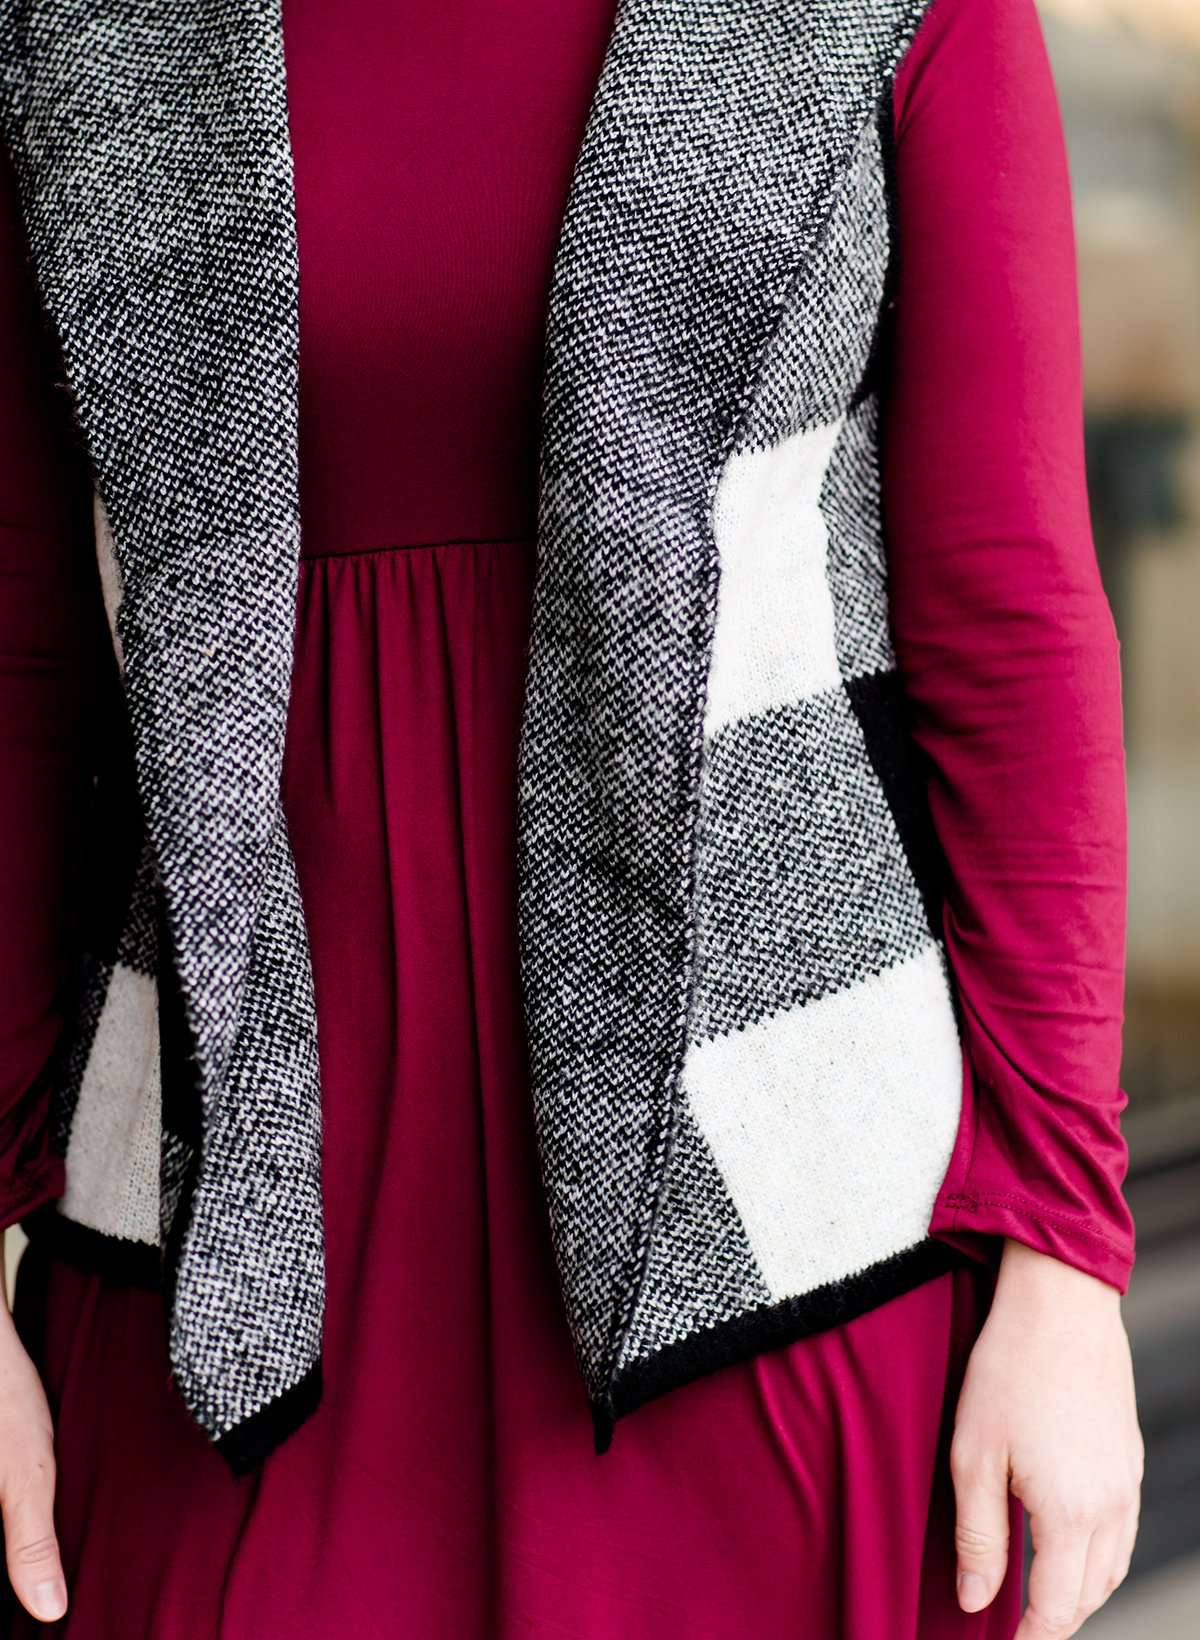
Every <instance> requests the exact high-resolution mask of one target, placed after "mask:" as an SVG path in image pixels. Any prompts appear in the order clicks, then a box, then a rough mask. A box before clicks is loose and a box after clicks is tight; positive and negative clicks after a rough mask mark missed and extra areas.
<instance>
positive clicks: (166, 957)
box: [0, 0, 961, 1471]
mask: <svg viewBox="0 0 1200 1640" xmlns="http://www.w3.org/2000/svg"><path fill="white" fill-rule="evenodd" d="M927 3H928V0H822V3H819V4H813V5H797V4H794V3H793V0H723V3H721V4H714V3H713V0H622V3H621V5H620V7H619V8H618V12H617V16H616V21H615V24H614V29H613V34H612V38H611V40H610V42H609V47H608V52H607V55H606V58H605V61H604V65H603V69H602V73H601V77H600V81H599V84H598V86H597V88H596V92H595V96H594V100H593V105H592V109H591V114H590V118H589V122H588V126H587V130H586V133H585V136H584V140H583V145H582V149H581V151H580V154H579V156H578V160H577V165H576V171H575V176H574V179H573V183H572V188H571V193H570V198H569V201H568V205H567V211H566V215H565V218H564V221H563V224H562V231H561V237H560V243H559V248H558V256H557V259H556V263H555V271H554V280H553V285H552V290H551V294H550V308H549V314H548V321H547V329H546V338H545V341H546V353H545V376H544V397H543V430H542V444H541V454H540V461H541V466H540V478H541V492H540V494H541V513H540V517H539V543H538V544H539V554H538V574H537V579H536V583H535V588H534V610H533V628H532V644H531V653H530V666H529V676H528V685H527V698H526V705H525V715H524V719H523V724H522V733H521V745H520V767H519V782H518V807H519V813H518V862H517V864H518V886H519V897H518V916H519V935H520V960H521V979H522V989H523V996H524V1002H525V1012H526V1021H527V1027H528V1041H529V1048H530V1066H531V1071H532V1078H533V1098H534V1108H535V1115H536V1121H537V1131H538V1144H539V1152H540V1157H541V1164H542V1170H543V1177H544V1180H545V1186H546V1196H547V1204H548V1210H549V1221H550V1229H551V1233H552V1236H553V1240H554V1246H555V1252H556V1255H557V1258H558V1263H559V1270H560V1274H561V1279H562V1287H563V1294H564V1300H565V1305H566V1312H567V1317H568V1320H569V1323H570V1327H571V1331H572V1336H573V1338H574V1341H575V1346H576V1351H577V1355H578V1358H579V1363H580V1367H581V1371H582V1374H583V1378H584V1381H585V1384H586V1389H587V1393H588V1396H589V1398H590V1400H591V1404H592V1407H593V1413H594V1416H595V1420H596V1429H597V1444H598V1446H600V1447H603V1445H604V1444H606V1442H607V1439H608V1438H609V1434H610V1432H611V1427H612V1423H613V1420H614V1419H615V1418H616V1417H618V1416H619V1415H620V1414H621V1413H622V1412H624V1411H627V1410H629V1409H630V1408H631V1407H632V1406H634V1405H636V1404H637V1403H638V1402H639V1401H640V1400H644V1399H645V1398H646V1396H648V1395H650V1394H654V1393H659V1392H661V1391H663V1390H665V1389H669V1388H670V1387H672V1385H674V1384H677V1383H679V1382H682V1381H683V1380H684V1379H685V1378H687V1377H689V1376H692V1375H694V1374H695V1373H696V1372H698V1371H703V1370H707V1369H708V1368H709V1367H711V1366H713V1365H717V1364H720V1362H721V1361H722V1360H727V1359H730V1358H732V1357H733V1356H734V1355H736V1354H738V1353H743V1354H744V1353H747V1352H749V1351H752V1350H754V1349H757V1348H761V1347H763V1346H764V1345H765V1344H768V1343H772V1342H777V1341H780V1340H781V1339H782V1338H785V1337H789V1336H795V1335H796V1334H797V1333H798V1332H800V1331H803V1330H805V1329H808V1328H811V1327H813V1326H819V1325H827V1324H829V1322H830V1321H831V1320H834V1319H838V1318H839V1317H840V1316H843V1315H846V1314H849V1313H853V1312H854V1311H855V1310H856V1309H859V1308H863V1307H865V1306H866V1305H867V1304H869V1303H870V1302H874V1301H877V1300H878V1299H879V1298H881V1297H886V1296H888V1294H889V1293H890V1292H892V1291H897V1290H899V1289H900V1287H901V1286H903V1285H904V1284H906V1283H911V1282H912V1281H914V1280H917V1279H920V1277H921V1275H922V1274H923V1273H925V1272H926V1271H927V1270H928V1269H930V1268H932V1267H933V1261H934V1259H935V1257H936V1254H935V1253H934V1251H933V1249H932V1244H931V1243H929V1242H928V1241H927V1239H926V1238H925V1236H924V1224H925V1220H926V1219H927V1216H928V1209H929V1207H930V1206H931V1204H932V1199H933V1193H934V1190H935V1189H936V1185H937V1184H938V1183H939V1182H940V1177H941V1173H942V1171H944V1167H945V1163H946V1161H947V1160H948V1157H949V1150H950V1144H951V1141H952V1139H953V1136H954V1131H955V1126H956V1122H957V1115H958V1108H959V1097H960V1088H959V1080H960V1072H961V1061H960V1058H959V1042H958V1035H957V1028H956V1020H955V1013H954V1001H953V995H952V991H951V987H950V984H949V975H948V973H947V971H946V967H945V962H944V953H943V950H942V947H941V943H940V939H939V935H938V917H939V911H938V905H939V897H938V896H939V879H938V872H939V867H938V855H937V849H936V845H935V843H934V841H933V839H932V835H931V832H930V828H929V826H928V820H927V816H926V815H925V812H924V809H923V799H922V789H921V782H920V779H919V775H918V771H917V769H916V767H915V763H914V758H913V751H912V745H911V740H910V737H909V735H908V732H907V728H906V725H905V721H904V702H903V694H902V691H901V690H900V688H899V682H898V678H897V676H896V672H895V664H894V658H893V656H892V652H891V646H890V641H889V637H888V628H887V596H886V564H885V552H884V541H883V531H882V527H881V519H880V510H879V495H878V471H877V450H876V442H877V405H878V398H877V394H878V372H879V368H880V364H881V360H882V358H883V357H884V350H883V349H882V348H881V346H880V335H881V321H882V318H883V316H884V314H885V311H886V294H887V275H888V267H889V246H890V233H889V217H890V212H891V209H892V205H893V200H892V197H891V188H890V182H889V172H888V166H887V164H886V158H887V156H886V152H885V148H884V146H883V144H882V139H883V136H884V134H885V132H886V127H887V122H886V119H885V118H884V117H883V115H884V114H885V112H886V95H887V87H888V84H889V82H890V76H891V74H892V72H893V70H894V68H895V66H896V64H897V63H898V61H899V59H900V56H901V54H902V52H903V51H904V49H905V47H906V45H907V43H908V41H909V40H910V39H911V37H912V34H913V32H914V31H915V29H916V27H917V25H918V23H919V20H920V18H921V16H922V14H923V12H924V9H925V5H926V4H927ZM0 69H2V71H3V81H2V95H0V118H2V121H3V132H4V136H5V140H6V142H7V143H8V144H9V146H10V147H11V148H12V151H13V155H14V159H15V161H16V164H17V170H18V175H19V177H20V180H21V187H22V197H23V202H24V207H25V213H26V219H27V224H28V229H29V238H30V244H31V248H32V252H33V258H34V264H35V268H36V271H37V275H38V279H39V285H40V289H41V291H42V294H43V297H44V300H45V304H46V307H47V309H48V312H49V314H50V316H51V318H52V320H53V322H54V323H55V325H56V328H57V331H58V334H59V336H60V339H61V341H62V344H63V355H64V360H65V364H66V369H67V375H68V379H69V383H70V387H71V390H72V393H73V397H74V402H75V403H76V405H77V408H78V414H79V418H80V422H81V426H82V430H83V433H84V436H85V438H86V440H87V445H88V448H89V450H90V452H91V455H92V458H93V463H94V469H95V480H96V488H97V495H98V506H97V545H98V551H99V553H100V561H101V569H102V578H103V582H104V586H105V595H106V603H107V605H108V609H109V614H110V619H111V621H112V624H113V636H114V645H115V649H116V653H117V657H118V661H119V665H120V674H121V683H122V690H123V698H124V700H125V702H126V705H127V714H126V715H127V718H128V727H129V737H130V744H129V756H128V769H127V771H126V774H125V776H123V775H122V767H123V765H122V762H121V759H119V758H117V759H116V760H114V761H112V762H111V763H110V764H108V765H106V767H105V768H104V769H103V770H102V771H101V772H100V774H99V776H98V782H97V789H96V817H97V825H96V827H95V835H96V837H97V838H98V839H105V840H111V839H118V840H119V845H120V846H119V853H120V855H121V858H122V860H123V861H124V866H123V869H122V870H121V872H119V873H118V877H119V882H120V889H119V892H116V893H114V891H113V890H112V889H111V887H110V888H109V889H108V890H107V891H106V896H105V897H104V905H105V906H106V907H107V912H108V914H107V915H101V914H100V913H99V912H97V914H96V915H95V916H94V917H93V918H92V919H91V925H92V929H93V936H94V937H93V938H92V939H91V941H90V942H89V949H88V950H87V951H86V952H84V953H82V954H81V965H80V971H79V987H78V995H77V1007H76V1009H75V1011H74V1015H73V1024H72V1029H71V1030H70V1031H69V1032H68V1033H67V1034H66V1036H65V1037H64V1041H63V1047H62V1053H61V1055H60V1062H59V1064H58V1066H57V1067H56V1076H55V1082H54V1086H55V1090H56V1091H55V1100H56V1104H55V1120H56V1123H57V1131H58V1133H59V1135H60V1139H61V1142H62V1145H63V1147H64V1149H65V1150H66V1154H67V1158H68V1186H67V1193H66V1195H65V1197H64V1198H63V1200H62V1201H61V1202H60V1203H59V1204H57V1211H56V1212H55V1213H54V1214H53V1215H52V1218H53V1221H54V1226H55V1230H54V1232H53V1233H58V1234H61V1236H62V1237H63V1239H64V1245H66V1244H68V1243H69V1244H71V1245H72V1246H73V1247H74V1248H75V1249H76V1250H77V1252H78V1254H79V1256H81V1257H82V1256H91V1257H94V1258H96V1259H97V1260H98V1261H100V1262H104V1261H105V1260H109V1261H111V1262H112V1263H113V1264H114V1266H115V1265H118V1264H120V1263H121V1261H122V1259H123V1258H124V1259H126V1265H127V1267H132V1264H133V1263H136V1264H137V1267H138V1269H139V1270H141V1271H142V1272H143V1273H144V1274H145V1275H146V1277H147V1279H156V1280H158V1279H161V1280H162V1281H163V1282H164V1285H165V1287H166V1290H167V1294H168V1297H169V1306H168V1313H169V1321H170V1350H171V1359H172V1364H173V1366H174V1369H175V1374H176V1380H177V1382H178V1384H179V1387H180V1390H181V1392H182V1394H183V1396H184V1398H185V1401H186V1403H187V1405H188V1407H189V1409H190V1410H191V1412H192V1414H193V1416H194V1417H195V1418H196V1420H197V1422H198V1423H199V1424H200V1426H201V1427H202V1428H204V1429H205V1430H206V1432H207V1433H208V1434H209V1435H210V1437H211V1438H212V1439H213V1440H214V1441H215V1442H216V1443H217V1445H218V1447H219V1449H220V1450H221V1451H222V1452H223V1453H224V1455H225V1456H226V1458H227V1459H228V1460H229V1462H230V1464H231V1465H232V1466H233V1467H234V1469H235V1470H239V1471H240V1470H242V1469H245V1468H248V1467H249V1466H250V1465H251V1464H253V1463H254V1462H256V1461H257V1460H258V1459H259V1458H261V1457H262V1456H263V1455H264V1454H265V1453H266V1452H267V1451H269V1450H270V1449H271V1447H272V1446H273V1445H275V1444H276V1443H277V1442H278V1441H279V1440H280V1439H282V1438H283V1437H284V1436H285V1435H286V1434H287V1433H288V1432H289V1430H291V1429H293V1428H295V1427H296V1426H297V1424H298V1423H300V1422H301V1421H302V1420H303V1418H304V1417H305V1416H307V1414H308V1413H309V1412H310V1411H311V1409H312V1407H313V1405H315V1402H316V1399H317V1397H318V1396H319V1393H320V1371H321V1357H320V1338H321V1324H322V1315H323V1304H324V1271H323V1248H322V1221H321V1199H320V1188H319V1184H320V1179H319V1159H320V1137H321V1110H320V1088H319V1080H318V1067H317V1052H316V1041H317V1038H316V1019H315V1012H314V1008H313V997H312V988H311V973H310V966H309V958H308V952H307V945H306V939H305V930H304V924H303V916H302V907H301V905H300V900H299V895H298V891H297V886H296V881H295V873H294V869H293V866H292V861H291V855H290V851H289V847H288V841H287V835H286V828H285V826H284V821H283V816H282V813H281V811H280V807H279V776H280V771H281V762H282V748H283V736H284V729H285V724H286V707H287V698H288V688H289V682H290V663H291V644H292V636H293V614H294V594H295V586H296V577H297V554H298V528H299V520H298V483H297V476H298V475H297V466H296V462H297V446H296V425H297V422H296V415H297V402H296V383H297V356H298V328H297V313H296V283H297V269H296V262H295V236H294V215H293V204H292V198H291V169H290V153H289V149H288V138H287V123H286V100H285V83H284V65H283V53H282V40H281V30H280V20H279V15H278V0H189V3H188V4H187V5H186V6H185V5H179V4H177V3H176V0H0ZM107 863H108V862H107V860H106V858H105V857H104V855H103V853H102V851H101V849H100V846H99V845H98V846H97V858H96V860H95V862H94V873H93V877H94V880H95V881H96V882H97V883H98V882H99V881H100V879H101V877H102V876H103V875H104V871H105V867H106V865H107ZM47 1233H51V1232H50V1231H47ZM130 1250H132V1251H133V1254H134V1255H136V1257H135V1258H133V1259H132V1260H129V1259H128V1257H127V1255H129V1254H130Z"/></svg>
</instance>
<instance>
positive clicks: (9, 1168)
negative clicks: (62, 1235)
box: [0, 148, 106, 1228]
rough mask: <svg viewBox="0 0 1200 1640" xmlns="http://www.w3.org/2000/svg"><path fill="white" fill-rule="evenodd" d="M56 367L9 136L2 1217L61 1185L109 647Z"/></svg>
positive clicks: (3, 234)
mask: <svg viewBox="0 0 1200 1640" xmlns="http://www.w3.org/2000/svg"><path fill="white" fill-rule="evenodd" d="M56 365H57V357H56V353H55V351H54V349H53V347H52V345H51V341H50V337H49V333H48V329H47V327H46V326H45V325H44V323H43V320H42V316H41V311H40V308H39V305H38V303H37V300H36V297H35V294H34V286H33V280H32V275H31V272H30V268H29V264H28V260H27V256H26V251H25V240H24V233H23V228H22V224H21V218H20V214H19V210H18V205H17V197H16V185H15V178H14V175H13V171H12V165H11V159H10V157H9V156H8V154H7V153H6V152H5V151H4V150H3V149H2V148H0V771H2V774H0V1228H7V1227H8V1226H9V1225H11V1224H14V1223H16V1222H17V1221H18V1220H19V1219H21V1218H23V1217H24V1216H25V1215H26V1214H27V1213H29V1212H31V1211H32V1209H33V1208H35V1207H37V1206H39V1205H41V1204H42V1203H43V1202H46V1201H48V1200H51V1199H53V1198H55V1197H57V1196H60V1195H61V1194H62V1193H63V1190H64V1188H65V1183H66V1179H65V1163H64V1161H63V1159H62V1157H61V1156H59V1155H58V1154H56V1153H55V1151H54V1149H53V1147H52V1143H51V1134H50V1124H49V1112H48V1099H47V1094H46V1091H45V1077H44V1071H45V1067H46V1064H47V1061H48V1059H49V1056H50V1054H51V1051H52V1049H53V1047H54V1045H55V1042H56V1040H57V1037H58V1034H59V1032H60V1030H61V1027H62V1023H63V1020H62V1010H63V987H64V982H65V977H66V969H67V951H68V937H69V931H70V929H71V926H72V924H71V917H72V907H73V904H74V894H73V891H72V869H73V866H74V863H75V859H76V856H77V854H78V841H79V838H78V835H77V825H76V822H77V819H78V817H79V815H80V813H81V811H82V809H83V795H84V789H85V788H84V784H83V782H84V781H85V780H86V779H87V778H88V777H89V774H90V771H89V768H88V760H87V757H86V751H85V748H86V746H87V744H88V725H89V710H90V708H89V701H90V699H91V698H92V689H93V685H94V682H95V680H96V677H97V673H96V667H97V666H98V664H99V657H100V655H101V653H102V651H101V648H100V645H99V643H98V642H97V627H96V621H97V615H98V618H99V620H100V621H101V622H103V620H104V614H103V600H102V596H101V593H100V590H99V582H98V574H97V572H96V570H95V560H94V553H93V551H92V546H91V526H90V485H89V484H88V483H87V481H86V474H87V466H86V462H85V460H84V456H83V452H82V446H81V444H80V443H79V441H78V440H77V439H76V438H75V435H74V428H73V423H72V420H71V417H70V413H69V410H68V408H67V399H66V394H65V391H64V390H63V389H62V388H61V387H59V386H57V385H56V383H57V370H56ZM105 635H106V629H105Z"/></svg>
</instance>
